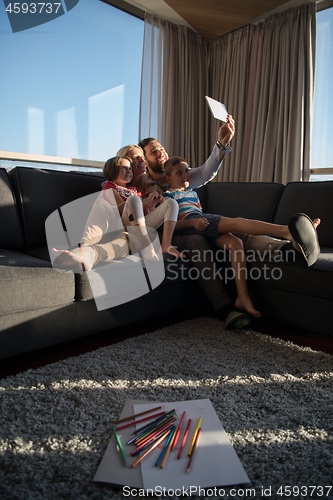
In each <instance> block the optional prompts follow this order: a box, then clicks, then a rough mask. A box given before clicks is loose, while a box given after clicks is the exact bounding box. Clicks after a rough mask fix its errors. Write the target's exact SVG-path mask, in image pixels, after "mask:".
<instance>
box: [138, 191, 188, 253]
mask: <svg viewBox="0 0 333 500" xmlns="http://www.w3.org/2000/svg"><path fill="white" fill-rule="evenodd" d="M177 218H178V203H177V202H176V201H175V200H173V199H172V198H164V201H163V203H161V205H159V206H158V207H157V208H156V209H155V210H154V211H153V212H150V213H149V214H147V215H146V224H147V226H148V227H153V228H154V229H157V228H158V227H159V226H160V225H161V224H163V222H164V225H163V236H162V243H161V250H162V253H168V254H170V255H174V256H175V257H184V255H183V254H182V253H180V252H178V250H177V249H176V248H175V247H174V246H172V244H171V240H172V236H173V232H174V229H175V225H176V222H177Z"/></svg>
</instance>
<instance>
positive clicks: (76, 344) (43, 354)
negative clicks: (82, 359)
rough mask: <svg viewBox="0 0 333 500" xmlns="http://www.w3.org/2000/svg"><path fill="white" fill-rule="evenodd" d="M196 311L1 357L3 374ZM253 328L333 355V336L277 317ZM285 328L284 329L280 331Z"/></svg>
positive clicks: (139, 332) (144, 330)
mask: <svg viewBox="0 0 333 500" xmlns="http://www.w3.org/2000/svg"><path fill="white" fill-rule="evenodd" d="M193 317H195V315H194V314H193V313H192V314H191V313H190V312H189V311H187V312H186V313H177V314H173V315H172V317H170V316H169V315H168V316H160V317H158V318H155V319H152V320H149V322H148V321H142V322H139V323H136V324H135V325H133V324H132V325H128V326H127V327H121V328H117V329H113V330H112V331H111V332H110V331H107V332H103V333H99V334H95V335H90V336H88V337H84V338H81V339H76V340H72V341H69V342H65V343H63V344H59V345H56V346H52V347H48V348H45V349H40V350H38V351H34V352H32V353H28V354H22V355H19V356H14V357H11V358H8V359H3V360H1V361H0V378H5V377H8V376H10V375H16V374H17V373H20V372H23V371H26V370H28V369H30V368H31V369H35V368H38V367H40V366H45V365H47V364H50V363H54V362H56V361H60V360H63V359H67V358H70V357H73V356H78V355H80V354H84V353H86V352H91V351H94V350H96V349H98V348H99V347H104V346H107V345H111V344H115V343H117V342H121V341H123V340H125V339H126V338H129V337H135V336H137V335H142V334H144V333H149V332H153V331H155V330H157V329H159V328H163V327H165V326H170V325H173V324H176V323H179V322H180V321H186V320H187V319H191V318H193ZM250 327H251V329H252V330H255V331H257V332H260V333H263V334H266V335H270V336H271V337H275V338H280V339H282V340H288V341H291V342H293V343H294V344H296V345H299V346H302V347H311V348H312V349H313V350H316V351H322V352H326V353H328V354H332V355H333V337H332V336H331V335H324V334H320V333H318V332H313V331H311V330H305V329H302V328H297V327H294V326H291V325H286V324H284V323H279V322H277V321H271V320H269V319H265V318H260V319H253V320H252V321H251V325H250ZM281 332H283V333H281Z"/></svg>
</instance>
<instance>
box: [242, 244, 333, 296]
mask: <svg viewBox="0 0 333 500" xmlns="http://www.w3.org/2000/svg"><path fill="white" fill-rule="evenodd" d="M290 259H291V261H289V262H278V261H277V262H274V261H272V262H267V261H264V262H259V261H256V262H249V263H248V277H249V281H250V286H251V285H252V286H253V285H254V286H256V285H258V284H259V285H262V286H268V287H274V288H277V289H280V290H289V291H292V292H297V293H299V294H302V295H304V294H305V295H312V296H317V297H324V298H327V299H331V300H332V299H333V249H332V248H322V252H321V254H320V256H319V258H318V261H317V262H316V263H315V264H314V265H313V266H311V267H310V268H307V267H306V266H304V265H299V264H297V263H295V262H294V259H293V258H292V257H290Z"/></svg>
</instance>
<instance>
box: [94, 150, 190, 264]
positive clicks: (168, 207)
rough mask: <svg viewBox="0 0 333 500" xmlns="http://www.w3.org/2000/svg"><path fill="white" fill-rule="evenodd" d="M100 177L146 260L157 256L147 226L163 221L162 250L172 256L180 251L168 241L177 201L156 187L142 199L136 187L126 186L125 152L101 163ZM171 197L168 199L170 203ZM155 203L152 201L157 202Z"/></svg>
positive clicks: (128, 170)
mask: <svg viewBox="0 0 333 500" xmlns="http://www.w3.org/2000/svg"><path fill="white" fill-rule="evenodd" d="M103 173H104V177H105V178H106V179H107V180H108V182H106V183H105V184H104V186H103V191H106V193H105V194H106V196H108V193H107V191H108V190H109V189H112V194H113V196H114V199H115V201H116V203H117V206H118V210H119V213H120V214H121V219H122V222H123V224H124V226H125V228H127V227H128V226H132V227H134V229H135V230H136V234H137V235H138V236H139V237H140V240H141V242H142V244H143V246H144V254H145V257H146V258H147V259H148V260H151V261H154V260H158V256H157V255H156V253H155V250H154V248H153V245H152V244H151V242H150V239H149V236H148V232H147V227H146V224H147V226H148V227H152V228H154V229H157V228H158V227H159V226H160V225H161V224H162V223H163V222H164V226H163V236H162V243H161V250H162V253H168V254H170V255H173V256H175V257H182V256H183V255H182V254H181V253H180V252H178V250H177V249H176V248H175V247H173V246H172V245H171V239H172V235H173V231H174V228H175V225H176V222H177V217H178V204H177V202H175V201H174V200H164V199H163V197H162V196H161V195H159V194H158V193H157V192H156V191H152V192H151V193H149V194H148V196H147V197H146V198H144V199H142V195H141V192H140V191H139V189H138V188H137V187H127V185H128V184H129V183H130V182H131V180H132V178H133V170H132V160H131V159H130V158H129V157H127V156H115V157H114V158H110V159H109V160H108V161H107V162H106V163H105V165H104V169H103ZM170 201H171V203H170ZM158 204H159V206H158V207H156V205H158Z"/></svg>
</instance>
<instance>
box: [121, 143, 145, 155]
mask: <svg viewBox="0 0 333 500" xmlns="http://www.w3.org/2000/svg"><path fill="white" fill-rule="evenodd" d="M134 148H139V149H140V151H141V153H142V156H143V157H145V153H144V151H143V150H142V148H141V147H140V146H138V145H137V144H129V145H128V146H124V147H122V148H120V149H119V151H118V152H117V155H119V156H127V155H128V153H129V152H130V151H132V149H134Z"/></svg>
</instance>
